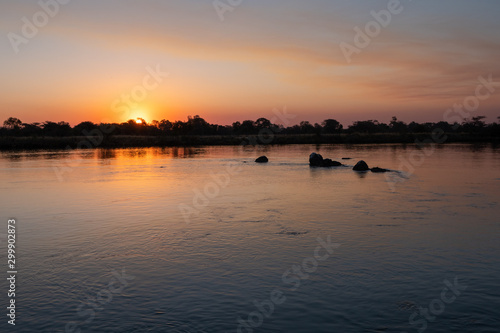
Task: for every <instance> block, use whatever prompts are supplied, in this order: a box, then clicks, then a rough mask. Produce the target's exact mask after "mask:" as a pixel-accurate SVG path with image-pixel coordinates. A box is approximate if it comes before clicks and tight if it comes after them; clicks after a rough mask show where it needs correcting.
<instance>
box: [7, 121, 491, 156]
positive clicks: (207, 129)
mask: <svg viewBox="0 0 500 333" xmlns="http://www.w3.org/2000/svg"><path fill="white" fill-rule="evenodd" d="M485 118H486V117H484V116H477V117H473V118H471V119H464V121H463V122H462V123H454V124H450V123H447V122H444V121H441V122H437V123H432V122H426V123H416V122H414V121H413V122H411V123H409V124H407V123H405V122H402V121H399V120H398V119H397V118H396V117H392V120H391V121H390V122H389V123H388V124H385V123H380V122H378V121H377V120H363V121H355V122H354V123H353V124H352V125H350V126H348V127H347V128H344V127H343V125H342V124H341V123H340V122H338V121H337V120H335V119H326V120H324V121H323V122H322V123H321V124H318V123H316V124H314V125H313V124H311V123H310V122H308V121H302V122H300V123H299V124H297V125H293V126H290V127H284V126H282V125H278V124H273V123H271V121H270V120H268V119H266V118H258V119H257V120H256V121H252V120H244V121H243V122H239V121H237V122H235V123H233V124H232V125H218V124H210V123H208V122H207V121H206V120H205V119H203V118H201V117H200V116H198V115H196V116H194V117H191V116H189V117H188V119H187V121H175V122H171V121H169V120H166V119H163V120H161V121H157V120H153V121H152V122H151V123H147V122H146V121H145V120H144V119H141V118H137V120H134V119H130V120H128V121H127V122H124V123H121V124H117V123H113V124H110V123H101V124H95V123H93V122H90V121H84V122H81V123H79V124H78V125H76V126H74V127H71V126H70V124H69V123H67V122H64V121H60V122H53V121H45V122H43V123H30V124H28V123H23V122H22V121H21V120H20V119H18V118H15V117H10V118H8V119H7V120H5V121H4V123H3V127H1V128H0V149H4V150H6V149H37V148H67V147H68V146H73V147H75V148H76V145H77V143H78V142H80V141H81V140H82V138H95V137H99V140H95V139H94V141H93V142H95V144H94V145H93V146H92V147H89V145H87V146H86V148H93V147H103V148H107V147H109V148H115V147H145V146H190V145H238V144H241V142H242V140H244V139H245V137H247V138H248V137H250V136H253V137H259V135H261V134H262V133H264V132H265V133H274V134H273V137H272V140H271V141H269V140H266V142H259V140H258V139H255V138H254V139H253V140H248V141H249V142H253V143H254V144H255V143H257V144H301V143H305V144H309V143H315V144H319V143H412V142H415V141H416V140H425V139H428V138H429V137H430V136H431V134H432V133H433V131H434V130H435V129H439V130H440V131H442V132H444V133H445V134H446V136H447V140H446V142H492V143H498V142H499V138H500V124H499V123H489V124H487V123H486V122H485V121H484V120H485ZM498 120H500V117H498Z"/></svg>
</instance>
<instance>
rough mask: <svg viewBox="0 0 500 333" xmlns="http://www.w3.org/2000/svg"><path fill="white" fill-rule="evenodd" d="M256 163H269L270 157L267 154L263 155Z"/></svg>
mask: <svg viewBox="0 0 500 333" xmlns="http://www.w3.org/2000/svg"><path fill="white" fill-rule="evenodd" d="M255 162H256V163H267V162H269V159H268V158H267V157H266V156H261V157H259V158H258V159H256V160H255Z"/></svg>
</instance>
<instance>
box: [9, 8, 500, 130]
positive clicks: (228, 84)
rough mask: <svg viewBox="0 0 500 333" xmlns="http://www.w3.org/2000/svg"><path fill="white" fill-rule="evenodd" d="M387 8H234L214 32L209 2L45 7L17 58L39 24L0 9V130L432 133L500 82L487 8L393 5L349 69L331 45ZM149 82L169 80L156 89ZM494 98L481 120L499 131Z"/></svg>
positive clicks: (495, 24) (499, 46)
mask: <svg viewBox="0 0 500 333" xmlns="http://www.w3.org/2000/svg"><path fill="white" fill-rule="evenodd" d="M45 1H46V2H47V3H50V2H51V1H52V4H54V3H55V1H56V0H45ZM60 1H62V0H60ZM388 3H389V1H370V2H369V3H367V2H365V1H326V0H321V1H320V0H313V1H308V2H305V1H283V0H280V1H274V2H272V3H268V2H266V1H263V0H262V1H261V0H256V1H252V2H250V1H246V2H245V1H243V2H242V4H241V5H240V6H238V7H235V8H232V11H227V12H225V13H224V15H223V17H224V21H221V20H220V17H219V15H218V13H217V11H216V9H215V8H214V6H213V4H212V2H211V1H203V2H201V1H194V0H191V1H180V0H175V1H168V2H162V1H159V0H155V1H153V0H148V1H140V2H139V1H131V0H124V1H117V0H111V1H106V2H105V3H101V2H89V1H86V2H83V1H79V2H77V1H72V2H69V3H68V4H65V5H61V4H58V7H59V8H56V7H54V6H52V7H49V14H52V15H49V14H46V17H47V18H48V20H47V22H43V21H42V23H46V24H42V25H40V27H39V28H38V32H37V33H36V34H35V36H33V37H30V38H26V40H27V43H20V44H19V43H18V44H16V43H13V42H12V40H13V38H14V37H13V36H14V34H15V36H21V37H23V38H24V36H25V35H23V30H22V29H23V26H24V25H25V24H26V23H25V22H26V21H24V22H23V18H26V19H27V20H28V21H29V22H31V23H33V22H34V16H35V17H38V19H42V20H43V12H42V14H39V13H40V11H42V10H43V9H42V8H41V7H40V5H39V4H37V2H32V1H25V0H21V1H16V2H2V3H1V4H0V22H1V23H0V32H1V34H2V35H4V36H5V38H3V39H2V40H1V42H0V55H1V59H2V61H1V63H0V68H1V71H2V74H3V75H2V78H3V79H2V81H1V83H0V88H1V89H0V118H1V119H2V120H3V119H6V118H7V117H9V116H15V117H18V118H20V119H21V120H23V121H24V122H35V121H38V122H42V121H45V120H52V121H61V120H64V121H69V122H70V123H71V124H72V125H75V124H77V123H79V122H81V121H85V120H90V121H93V122H101V121H113V122H122V121H126V120H127V119H129V118H136V117H142V118H145V119H146V120H147V121H151V120H153V119H156V120H161V119H164V118H166V119H170V120H178V119H181V120H184V119H186V118H187V116H188V115H195V114H199V115H200V116H202V117H204V118H205V119H206V120H208V121H209V122H217V123H222V124H230V123H232V122H234V121H237V120H240V121H241V120H244V119H253V120H255V119H257V118H259V117H267V118H272V116H273V113H272V110H273V109H274V108H283V107H285V106H286V107H287V109H288V111H289V113H292V114H295V115H297V117H296V121H295V123H298V122H300V121H301V120H309V121H311V122H320V121H321V120H323V119H326V118H335V119H338V120H339V121H341V122H343V123H344V124H346V125H348V124H350V123H351V122H352V121H355V120H363V119H378V120H379V121H384V122H385V121H388V120H389V119H390V117H391V116H393V115H396V116H398V118H400V119H402V120H405V121H412V120H417V121H439V120H442V118H443V113H444V111H445V110H446V109H447V108H449V107H451V106H453V104H454V103H461V102H463V100H464V98H465V97H467V96H469V95H473V94H474V91H475V88H476V86H477V84H478V81H477V78H478V77H479V76H488V75H490V74H491V75H492V76H493V78H498V79H496V81H500V66H499V65H498V59H500V36H499V35H498V33H497V32H498V31H500V29H499V28H500V23H499V22H500V21H499V20H498V18H497V13H499V12H500V4H499V3H498V2H497V1H482V2H480V3H472V2H470V1H462V0H444V1H439V2H431V1H421V2H408V1H401V4H400V5H399V7H398V8H400V9H401V10H400V12H398V13H397V14H392V16H391V20H390V22H389V24H387V26H386V27H381V28H380V31H379V33H377V34H375V35H374V36H373V37H372V38H370V43H369V45H368V46H366V47H363V48H360V49H359V50H360V52H359V54H358V53H356V54H353V55H352V57H351V60H352V61H351V62H348V61H347V60H346V58H345V56H344V54H343V52H342V50H341V48H340V45H341V43H342V42H344V43H348V44H350V45H355V42H354V38H355V35H356V33H355V31H354V30H353V29H354V28H355V27H361V28H363V29H364V27H365V25H366V24H367V23H369V22H371V21H373V20H374V17H373V16H372V15H371V14H370V12H371V11H375V12H380V11H381V10H386V9H387V8H388ZM51 10H52V12H50V11H51ZM37 15H38V16H37ZM40 15H41V16H40ZM52 16H53V17H52ZM24 30H25V31H26V27H24ZM15 40H16V41H19V39H15ZM147 68H149V70H148V69H147ZM158 69H159V72H160V73H167V72H168V73H169V75H168V76H166V74H160V75H158V74H157V75H156V76H157V77H156V78H155V77H154V76H155V75H153V74H151V72H152V71H153V72H154V71H156V70H158ZM498 90H499V91H500V86H499V87H498ZM499 96H500V94H493V95H492V96H491V97H490V98H488V99H487V100H484V101H481V105H480V108H479V110H478V111H477V115H486V116H488V118H487V120H488V121H493V120H496V117H497V116H500V108H499V106H500V97H499Z"/></svg>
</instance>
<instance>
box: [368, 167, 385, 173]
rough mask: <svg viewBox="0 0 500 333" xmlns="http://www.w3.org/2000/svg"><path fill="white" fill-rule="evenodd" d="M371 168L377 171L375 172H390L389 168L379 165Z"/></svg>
mask: <svg viewBox="0 0 500 333" xmlns="http://www.w3.org/2000/svg"><path fill="white" fill-rule="evenodd" d="M371 170H372V172H375V173H382V172H389V170H387V169H382V168H379V167H375V168H372V169H371Z"/></svg>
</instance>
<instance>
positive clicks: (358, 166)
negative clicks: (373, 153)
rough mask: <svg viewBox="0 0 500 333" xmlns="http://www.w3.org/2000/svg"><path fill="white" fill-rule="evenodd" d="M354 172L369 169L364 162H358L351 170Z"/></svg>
mask: <svg viewBox="0 0 500 333" xmlns="http://www.w3.org/2000/svg"><path fill="white" fill-rule="evenodd" d="M352 169H353V170H354V171H368V170H370V168H369V167H368V164H366V162H365V161H359V162H358V163H356V165H355V166H354V168H352Z"/></svg>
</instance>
